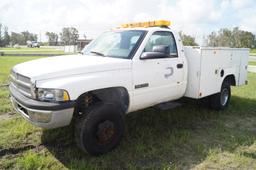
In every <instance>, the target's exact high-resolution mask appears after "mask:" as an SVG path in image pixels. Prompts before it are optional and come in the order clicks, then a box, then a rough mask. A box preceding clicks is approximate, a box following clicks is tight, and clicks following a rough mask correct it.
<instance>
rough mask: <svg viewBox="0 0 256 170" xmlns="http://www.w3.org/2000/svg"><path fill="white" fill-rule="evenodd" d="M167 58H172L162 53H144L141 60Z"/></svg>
mask: <svg viewBox="0 0 256 170" xmlns="http://www.w3.org/2000/svg"><path fill="white" fill-rule="evenodd" d="M167 57H170V55H168V54H164V53H160V52H144V53H142V55H141V56H140V59H141V60H146V59H156V58H167Z"/></svg>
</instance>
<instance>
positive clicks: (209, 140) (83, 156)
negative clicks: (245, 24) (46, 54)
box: [0, 57, 256, 169]
mask: <svg viewBox="0 0 256 170" xmlns="http://www.w3.org/2000/svg"><path fill="white" fill-rule="evenodd" d="M35 58H36V57H10V58H9V57H8V58H6V57H1V58H0V66H1V67H0V69H1V79H0V84H1V83H6V82H8V76H7V75H8V73H9V70H10V68H11V67H12V66H13V65H14V64H16V63H19V62H23V61H27V60H31V59H35ZM248 80H249V84H248V85H247V86H242V87H235V88H232V100H231V103H230V107H229V108H228V109H226V110H225V111H221V112H216V111H212V110H209V109H208V108H207V107H205V106H203V104H200V102H199V103H198V102H195V101H188V103H187V104H186V105H184V106H182V107H179V108H176V109H173V110H168V111H159V110H156V109H154V108H149V109H145V110H142V111H139V112H136V113H131V114H129V115H127V116H126V132H125V135H124V138H123V140H122V142H121V144H120V146H119V147H118V148H116V149H115V150H114V151H113V152H110V153H108V154H105V155H102V156H99V157H92V156H90V155H88V154H87V153H82V152H81V151H80V150H78V149H77V148H76V146H75V142H74V138H73V133H72V126H70V127H65V128H60V129H53V130H42V129H40V128H37V127H34V126H32V125H31V124H29V123H27V122H26V121H25V120H24V119H23V118H21V117H20V116H19V115H14V116H13V118H9V119H2V120H1V116H0V127H1V128H0V134H1V136H0V169H256V90H255V87H256V74H253V73H249V74H248ZM2 91H7V89H5V88H2V89H1V93H2ZM7 101H8V95H7V93H6V94H4V95H2V94H1V99H0V105H1V107H0V108H1V109H0V110H1V112H2V116H4V114H3V113H4V112H8V111H9V110H11V108H10V105H9V103H8V104H7V103H6V102H7ZM4 105H5V107H6V108H5V109H2V107H3V106H4Z"/></svg>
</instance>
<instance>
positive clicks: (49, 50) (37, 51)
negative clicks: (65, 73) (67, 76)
mask: <svg viewBox="0 0 256 170" xmlns="http://www.w3.org/2000/svg"><path fill="white" fill-rule="evenodd" d="M0 52H4V53H5V54H6V55H7V54H45V55H46V56H47V54H75V53H66V52H64V51H63V50H58V49H53V48H27V47H23V48H0Z"/></svg>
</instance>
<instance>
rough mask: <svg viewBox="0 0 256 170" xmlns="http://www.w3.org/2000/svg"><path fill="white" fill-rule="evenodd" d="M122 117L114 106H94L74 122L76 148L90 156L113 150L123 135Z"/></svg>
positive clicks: (103, 104)
mask: <svg viewBox="0 0 256 170" xmlns="http://www.w3.org/2000/svg"><path fill="white" fill-rule="evenodd" d="M124 127H125V126H124V115H123V113H122V111H121V109H119V108H118V107H116V106H115V105H114V104H105V103H101V104H96V105H95V106H92V108H90V109H89V110H88V111H87V113H85V114H84V115H82V116H81V117H80V118H78V119H77V120H76V122H75V138H76V143H77V146H78V147H79V148H80V149H82V150H83V151H87V152H89V153H90V154H92V155H99V154H103V153H106V152H109V151H111V150H112V149H114V148H115V147H116V146H117V145H118V144H119V142H120V140H121V138H122V136H123V133H124Z"/></svg>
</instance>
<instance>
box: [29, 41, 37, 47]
mask: <svg viewBox="0 0 256 170" xmlns="http://www.w3.org/2000/svg"><path fill="white" fill-rule="evenodd" d="M27 47H30V48H40V44H39V42H37V41H27Z"/></svg>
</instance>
